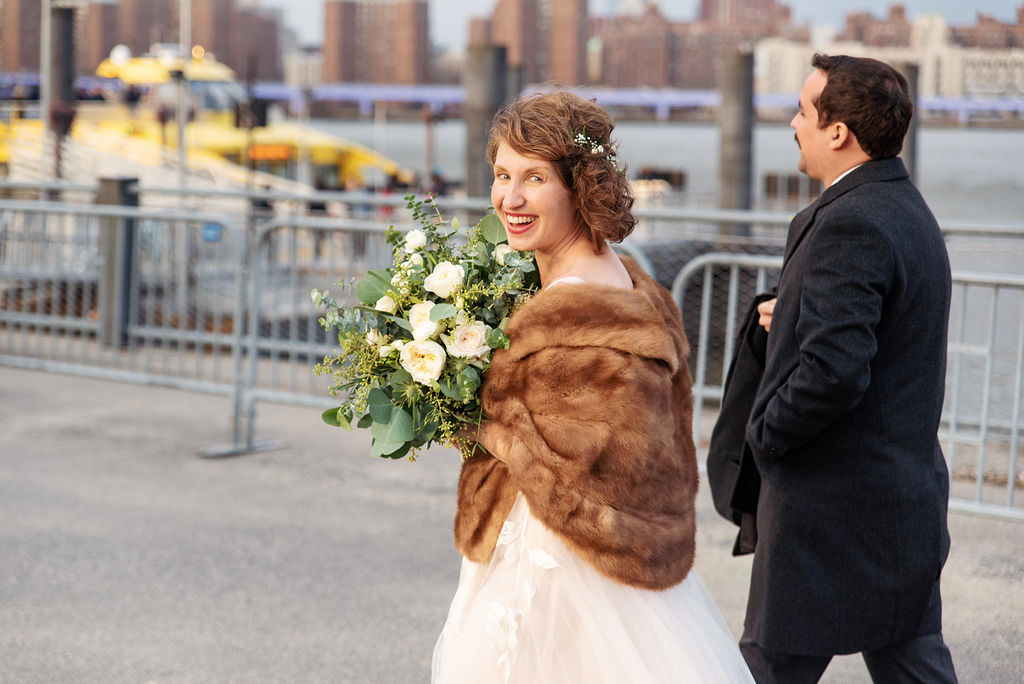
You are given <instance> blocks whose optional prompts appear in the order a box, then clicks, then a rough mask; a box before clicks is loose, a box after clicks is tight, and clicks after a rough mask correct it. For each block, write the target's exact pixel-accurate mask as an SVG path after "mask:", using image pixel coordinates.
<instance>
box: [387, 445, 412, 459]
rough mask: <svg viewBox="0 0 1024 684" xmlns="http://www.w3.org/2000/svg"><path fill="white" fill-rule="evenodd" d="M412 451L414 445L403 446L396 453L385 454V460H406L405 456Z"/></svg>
mask: <svg viewBox="0 0 1024 684" xmlns="http://www.w3.org/2000/svg"><path fill="white" fill-rule="evenodd" d="M410 449H412V444H409V443H406V444H403V445H402V446H400V447H399V448H398V449H397V450H396V451H391V452H389V453H386V454H384V458H393V459H396V460H397V459H399V458H405V455H406V454H408V453H409V450H410Z"/></svg>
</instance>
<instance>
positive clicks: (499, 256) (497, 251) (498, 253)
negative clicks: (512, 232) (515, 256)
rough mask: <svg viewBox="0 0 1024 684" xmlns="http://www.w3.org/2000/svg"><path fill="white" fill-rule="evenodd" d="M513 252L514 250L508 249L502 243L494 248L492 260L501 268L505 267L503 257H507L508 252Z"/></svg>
mask: <svg viewBox="0 0 1024 684" xmlns="http://www.w3.org/2000/svg"><path fill="white" fill-rule="evenodd" d="M514 251H515V250H514V249H512V248H511V247H509V246H508V244H506V243H504V242H503V243H501V244H500V245H498V246H496V247H495V248H494V260H495V261H497V262H498V263H499V264H501V265H502V266H504V265H505V257H506V256H507V255H508V253H509V252H514Z"/></svg>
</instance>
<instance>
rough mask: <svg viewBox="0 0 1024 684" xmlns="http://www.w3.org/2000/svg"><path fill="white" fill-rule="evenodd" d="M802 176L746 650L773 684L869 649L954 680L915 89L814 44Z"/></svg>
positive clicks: (760, 454) (941, 280)
mask: <svg viewBox="0 0 1024 684" xmlns="http://www.w3.org/2000/svg"><path fill="white" fill-rule="evenodd" d="M811 64H812V66H813V67H814V68H815V69H814V71H813V72H812V73H811V75H810V76H809V77H808V78H807V81H806V82H805V83H804V86H803V89H802V90H801V91H800V101H799V110H798V112H797V114H796V116H794V117H793V120H792V121H791V122H790V125H791V126H792V127H793V128H794V129H795V130H796V141H797V144H798V145H799V147H800V165H799V168H800V170H801V171H802V172H804V173H806V174H807V175H808V176H810V177H811V178H815V179H817V180H820V181H821V182H822V183H823V184H824V185H825V187H826V190H825V191H824V193H823V194H822V195H821V197H820V198H819V199H818V200H817V201H816V202H814V203H813V204H812V205H811V206H809V207H808V208H806V209H805V210H803V211H802V212H800V213H799V214H797V216H796V217H795V218H794V219H793V222H792V223H791V224H790V228H789V236H788V239H787V244H786V255H785V262H784V266H783V271H782V275H781V276H780V280H779V286H778V296H777V299H775V300H771V301H769V302H765V303H763V304H761V306H760V308H759V310H760V314H761V323H762V325H764V327H766V328H768V330H769V334H768V346H767V354H766V359H765V361H766V363H765V370H764V375H763V376H762V378H761V383H760V386H759V388H758V391H757V394H756V396H755V399H754V404H753V409H752V411H751V415H750V419H749V422H748V424H747V444H748V445H749V447H750V450H751V452H752V454H753V457H754V462H755V463H756V464H757V468H758V470H759V471H760V475H761V487H760V493H759V496H758V501H757V514H756V525H757V542H756V548H755V551H754V563H753V570H752V573H751V581H750V596H749V601H748V605H747V616H746V622H745V626H744V632H743V637H742V639H741V640H740V648H741V650H742V652H743V655H744V657H745V658H746V660H747V663H748V665H749V666H750V669H751V671H752V672H753V674H754V677H755V679H756V680H757V681H758V682H759V683H764V682H780V683H781V682H785V684H800V683H801V682H817V681H818V680H819V678H820V677H821V675H822V674H823V673H824V671H825V669H826V667H828V664H829V661H830V660H831V659H832V656H833V655H838V654H847V653H856V652H860V653H862V655H863V658H864V661H865V663H866V664H867V668H868V671H869V672H870V673H871V677H872V679H873V680H874V681H875V682H885V683H886V684H891V683H898V682H927V683H929V684H935V683H944V682H955V681H956V674H955V672H954V669H953V662H952V659H951V657H950V654H949V650H948V649H947V648H946V645H945V644H944V643H943V640H942V604H941V598H940V594H939V575H940V573H941V571H942V566H943V563H944V562H945V560H946V556H947V554H948V552H949V532H948V529H947V527H946V506H947V502H948V498H949V475H948V471H947V469H946V462H945V460H944V458H943V455H942V451H941V449H940V446H939V443H938V437H937V432H938V427H939V417H940V413H941V410H942V401H943V396H944V381H945V369H946V329H947V320H948V317H949V298H950V288H951V285H950V271H949V259H948V255H947V253H946V247H945V244H944V242H943V239H942V235H941V233H940V232H939V227H938V225H937V224H936V222H935V218H934V217H933V216H932V214H931V212H930V211H929V209H928V207H927V205H926V204H925V202H924V200H923V199H922V197H921V195H920V193H918V191H917V189H916V188H915V187H914V186H913V184H912V183H911V182H910V179H909V178H908V176H907V171H906V169H905V168H904V166H903V162H902V161H900V160H899V159H898V158H897V155H898V154H899V152H900V148H901V147H902V144H903V138H904V136H905V134H906V132H907V127H908V125H909V123H910V118H911V116H912V113H913V104H912V103H911V101H910V98H909V96H908V93H907V82H906V80H905V79H904V78H903V76H901V75H900V74H899V73H897V72H896V71H895V70H894V69H893V68H892V67H890V66H888V65H886V64H883V63H881V62H878V61H875V60H872V59H858V58H854V57H847V56H833V57H829V56H825V55H820V54H819V55H815V56H814V59H813V60H812V62H811Z"/></svg>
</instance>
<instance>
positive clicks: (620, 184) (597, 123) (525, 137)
mask: <svg viewBox="0 0 1024 684" xmlns="http://www.w3.org/2000/svg"><path fill="white" fill-rule="evenodd" d="M614 127H615V121H614V120H613V119H612V117H611V115H609V114H608V112H606V111H605V110H604V109H603V108H602V107H601V106H600V105H598V104H597V103H596V102H595V101H593V100H587V99H584V98H582V97H580V96H579V95H576V94H574V93H572V92H569V91H566V90H544V91H539V92H536V93H531V94H528V95H523V96H521V97H519V98H517V99H516V100H514V101H513V102H511V103H509V104H506V105H505V106H503V107H502V108H501V109H500V110H499V111H498V113H497V114H496V115H495V117H494V120H493V122H492V123H491V130H490V135H489V138H488V141H487V161H488V162H490V163H491V164H493V163H494V159H495V157H496V156H497V153H498V146H499V145H500V144H501V143H502V142H505V143H507V144H508V145H509V147H511V148H512V149H513V150H515V151H516V152H518V153H519V154H522V155H524V156H527V157H533V158H535V159H541V160H544V161H548V162H551V163H552V164H553V165H554V167H555V169H556V170H557V171H558V174H559V176H561V178H562V182H563V183H565V185H566V187H567V188H569V193H570V195H571V197H572V198H573V199H574V200H575V202H576V205H577V206H578V207H579V211H580V217H581V218H582V220H583V224H584V226H585V228H586V232H587V237H588V239H589V240H590V242H591V244H592V245H593V246H594V251H596V252H600V251H602V249H603V247H604V243H605V242H606V241H607V242H621V241H622V240H623V239H625V237H626V236H627V235H629V234H630V233H631V232H632V231H633V227H634V226H635V225H636V219H635V218H633V214H632V208H633V192H632V189H631V188H630V185H629V181H628V180H627V179H626V173H625V168H621V167H617V165H616V160H615V159H614V154H615V153H614V151H613V145H614V143H613V141H612V139H611V134H612V129H613V128H614ZM580 135H582V136H583V137H585V138H586V139H587V140H589V141H591V142H592V143H594V145H600V146H603V148H604V149H603V151H601V152H595V151H592V148H591V146H590V145H584V144H580V143H579V142H577V136H580ZM609 157H613V159H609Z"/></svg>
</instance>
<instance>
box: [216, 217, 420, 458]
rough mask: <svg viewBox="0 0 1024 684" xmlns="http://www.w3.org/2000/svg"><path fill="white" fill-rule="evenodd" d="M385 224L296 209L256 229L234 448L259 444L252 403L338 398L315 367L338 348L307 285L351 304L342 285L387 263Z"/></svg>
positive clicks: (320, 402) (317, 403) (319, 403)
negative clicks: (239, 435)
mask: <svg viewBox="0 0 1024 684" xmlns="http://www.w3.org/2000/svg"><path fill="white" fill-rule="evenodd" d="M389 225H390V224H387V223H381V222H376V221H361V220H357V219H337V218H320V217H308V216H297V217H287V218H275V219H271V220H270V221H268V222H266V223H264V224H263V225H261V226H259V227H258V228H257V229H256V232H255V234H254V235H253V243H252V244H253V251H252V258H251V260H250V267H249V272H250V273H251V274H252V284H253V285H252V288H251V291H250V293H249V321H250V326H249V328H248V333H247V340H246V348H247V349H248V350H249V352H250V353H249V355H248V367H247V370H246V376H247V377H246V389H245V392H244V397H243V403H244V405H245V416H246V421H247V427H246V430H245V434H244V441H243V442H241V443H238V444H237V445H236V449H235V450H236V451H237V452H247V451H252V450H254V449H258V448H261V447H262V446H263V443H262V442H260V441H257V440H256V438H255V434H254V432H255V423H256V404H257V402H260V401H272V402H281V403H288V404H298V405H306V406H312V407H323V408H327V407H329V406H331V405H337V403H338V401H339V400H335V399H332V398H331V397H330V396H329V394H328V390H329V388H330V386H331V383H330V379H329V378H326V377H318V376H316V375H315V374H314V373H313V367H314V366H315V365H316V364H317V363H319V362H320V361H321V360H322V359H323V358H324V357H325V356H327V355H329V354H332V353H336V351H337V340H333V341H332V340H331V339H330V338H329V335H328V333H327V331H325V330H324V329H323V327H322V326H321V325H320V323H319V316H320V313H319V312H318V311H317V310H316V308H315V307H314V306H313V302H312V299H311V297H310V292H311V291H312V290H313V289H314V288H315V289H318V290H327V289H329V290H330V291H331V293H332V294H333V296H334V297H335V298H337V299H338V300H339V301H344V302H348V303H355V301H354V297H353V295H352V294H351V292H350V291H349V290H348V289H346V284H347V283H348V284H350V283H352V282H353V281H354V280H357V279H359V278H362V277H363V276H364V275H365V274H366V272H367V271H369V270H371V269H377V268H385V267H388V266H390V265H391V260H392V254H391V246H390V245H389V244H388V243H387V242H386V240H385V233H386V232H387V229H388V227H389ZM409 229H411V226H405V227H402V230H409Z"/></svg>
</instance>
